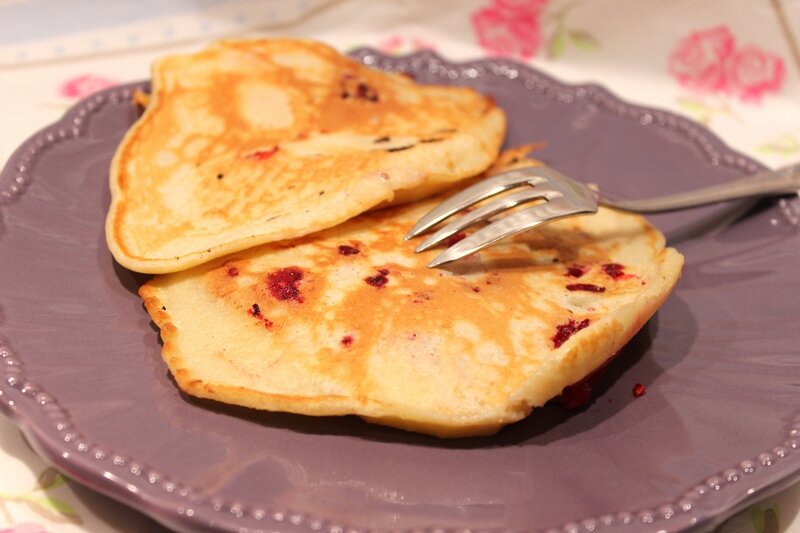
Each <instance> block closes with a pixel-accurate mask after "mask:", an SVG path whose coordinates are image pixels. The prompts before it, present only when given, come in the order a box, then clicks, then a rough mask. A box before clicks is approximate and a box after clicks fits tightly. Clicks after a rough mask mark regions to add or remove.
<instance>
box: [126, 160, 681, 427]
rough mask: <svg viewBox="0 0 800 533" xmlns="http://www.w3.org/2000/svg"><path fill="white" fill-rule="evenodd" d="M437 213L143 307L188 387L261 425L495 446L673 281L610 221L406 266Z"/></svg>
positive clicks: (385, 216) (272, 254)
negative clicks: (267, 413)
mask: <svg viewBox="0 0 800 533" xmlns="http://www.w3.org/2000/svg"><path fill="white" fill-rule="evenodd" d="M518 156H519V153H514V152H511V153H509V154H506V155H505V156H504V159H503V161H501V163H500V168H503V167H504V166H505V165H506V162H507V161H508V160H509V159H511V158H515V157H518ZM441 200H442V198H441V197H438V198H433V199H430V200H427V201H423V202H418V203H416V204H409V205H405V206H400V207H393V208H389V209H385V210H381V211H376V212H371V213H367V214H363V215H361V216H359V217H357V218H355V219H353V220H350V221H348V222H346V223H344V224H342V225H340V226H337V227H335V228H331V229H328V230H325V231H322V232H319V233H316V234H314V235H309V236H306V237H303V238H299V239H294V240H291V241H287V242H282V243H276V244H268V245H263V246H260V247H257V248H254V249H251V250H246V251H242V252H238V253H236V254H233V255H230V256H228V257H225V258H220V259H217V260H214V261H211V262H209V263H207V264H204V265H201V266H199V267H196V268H193V269H191V270H188V271H184V272H179V273H175V274H169V275H163V276H156V277H155V278H153V280H151V281H150V282H148V283H147V284H146V285H144V286H143V287H142V288H141V290H140V294H141V296H142V298H143V299H144V302H145V306H146V307H147V310H148V312H149V313H150V316H151V317H152V319H153V321H154V322H155V323H156V325H158V327H160V328H161V337H162V339H163V341H164V346H163V357H164V360H165V361H166V363H167V365H168V366H169V369H170V371H171V372H172V374H173V375H174V377H175V380H176V382H177V383H178V386H179V387H180V388H181V389H182V390H183V391H185V392H186V393H188V394H191V395H193V396H197V397H201V398H211V399H214V400H218V401H221V402H226V403H231V404H236V405H243V406H247V407H253V408H256V409H266V410H271V411H288V412H292V413H301V414H306V415H345V414H355V415H358V416H361V417H363V418H365V419H367V420H369V421H372V422H376V423H379V424H385V425H389V426H394V427H398V428H404V429H408V430H412V431H418V432H422V433H429V434H432V435H437V436H440V437H461V436H468V435H486V434H491V433H494V432H496V431H497V430H499V429H500V428H501V427H502V426H504V425H506V424H509V423H511V422H514V421H517V420H520V419H521V418H523V417H525V416H526V415H527V414H528V413H530V411H531V409H533V408H534V407H537V406H541V405H543V404H544V403H545V402H547V401H548V400H549V399H551V398H553V397H555V396H557V395H558V394H559V393H561V391H562V389H563V388H564V387H565V386H568V385H570V384H573V383H575V382H578V381H580V380H581V379H582V378H584V377H585V376H587V375H588V374H590V373H591V372H592V371H594V370H595V369H597V368H598V367H600V366H601V365H602V364H603V363H604V362H605V361H607V360H608V359H609V358H610V357H611V355H612V354H614V353H615V352H617V351H618V350H619V349H620V348H621V347H622V346H623V345H624V344H625V343H626V342H627V341H628V340H629V339H630V338H631V337H632V336H633V335H634V334H635V333H636V332H637V331H638V330H639V329H640V328H641V327H642V325H643V324H644V323H645V322H646V321H647V320H648V319H649V318H650V316H651V315H652V314H653V313H654V312H655V311H656V310H657V309H658V307H659V306H660V305H661V303H662V302H663V301H664V299H665V298H666V297H667V296H668V294H669V293H670V291H671V289H672V287H673V286H674V284H675V283H676V281H677V279H678V277H679V275H680V270H681V266H682V264H683V258H682V256H681V255H680V254H679V253H678V252H676V251H675V250H674V249H672V248H665V247H664V237H663V235H662V234H661V233H660V232H659V231H658V230H656V229H655V228H653V227H652V226H650V225H649V224H648V223H647V222H646V221H645V220H644V219H643V218H642V217H639V216H635V215H631V214H623V213H620V212H616V211H612V210H607V209H601V210H600V212H599V213H597V214H596V215H591V216H582V217H575V218H571V219H564V220H560V221H558V222H553V223H551V224H548V225H546V226H544V227H542V228H541V229H537V230H536V231H531V232H528V233H525V234H522V235H519V236H517V237H516V238H513V239H510V240H507V241H503V242H501V243H499V244H497V245H495V246H493V247H490V248H488V249H486V250H484V251H482V252H480V253H479V254H477V255H475V256H472V257H469V258H467V259H465V260H462V261H461V262H458V263H455V266H454V267H453V269H452V270H436V269H429V268H426V266H425V265H426V264H427V263H428V262H429V261H430V260H431V259H432V257H433V256H434V255H435V254H436V253H437V252H438V251H437V250H432V251H429V252H425V253H421V254H414V251H413V250H414V246H415V245H416V243H415V242H413V241H412V242H404V241H403V236H404V235H405V233H406V232H407V231H408V230H409V228H410V227H411V226H412V225H413V223H414V222H415V221H416V220H417V219H418V218H419V217H420V216H421V215H422V214H423V213H425V212H426V211H428V210H429V209H431V208H432V207H433V206H435V205H436V204H437V202H440V201H441Z"/></svg>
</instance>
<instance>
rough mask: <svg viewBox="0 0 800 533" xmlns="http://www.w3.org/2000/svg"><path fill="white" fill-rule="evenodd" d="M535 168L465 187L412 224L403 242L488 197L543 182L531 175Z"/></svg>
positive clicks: (516, 171) (523, 169)
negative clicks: (523, 185)
mask: <svg viewBox="0 0 800 533" xmlns="http://www.w3.org/2000/svg"><path fill="white" fill-rule="evenodd" d="M536 168H537V167H525V168H518V169H514V170H510V171H508V172H503V173H502V174H497V175H496V176H492V177H491V178H488V179H485V180H482V181H480V182H478V183H476V184H475V185H472V186H471V187H467V188H466V189H464V190H463V191H461V192H460V193H458V194H456V195H455V196H453V197H451V198H448V199H447V200H445V201H444V202H442V203H441V204H439V206H437V207H436V208H435V209H433V210H431V211H429V212H428V213H427V214H425V215H424V216H423V217H422V218H420V219H419V220H418V221H417V223H416V224H414V227H412V228H411V230H409V232H408V234H406V237H405V240H409V239H412V238H414V237H416V236H417V235H419V234H420V233H422V232H424V231H427V230H428V229H430V228H432V227H433V226H435V225H436V224H438V223H439V222H441V221H442V220H444V219H446V218H448V217H450V216H451V215H453V214H455V213H457V212H459V211H461V210H462V209H464V208H466V207H469V206H470V205H472V204H474V203H476V202H480V201H481V200H484V199H486V198H489V197H490V196H494V195H495V194H499V193H501V192H503V191H506V190H508V189H512V188H514V187H516V186H518V185H521V184H523V183H533V184H535V183H542V182H544V181H545V179H544V178H542V177H540V176H536V175H535V174H534V173H532V171H534V170H535V169H536Z"/></svg>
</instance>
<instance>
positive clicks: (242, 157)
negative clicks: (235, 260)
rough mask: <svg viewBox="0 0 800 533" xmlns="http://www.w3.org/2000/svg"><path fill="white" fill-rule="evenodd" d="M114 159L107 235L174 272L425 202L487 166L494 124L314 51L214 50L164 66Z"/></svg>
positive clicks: (462, 105)
mask: <svg viewBox="0 0 800 533" xmlns="http://www.w3.org/2000/svg"><path fill="white" fill-rule="evenodd" d="M138 101H140V102H142V101H145V102H146V104H147V107H146V110H145V112H144V114H143V116H142V117H141V118H140V120H139V121H137V123H136V124H135V125H134V126H133V127H132V128H131V129H130V130H129V131H128V133H127V135H126V136H125V138H124V139H123V141H122V143H121V144H120V146H119V148H118V150H117V152H116V154H115V157H114V160H113V162H112V164H111V177H110V187H111V197H112V200H111V206H110V210H109V214H108V218H107V221H106V239H107V242H108V246H109V248H110V250H111V252H112V253H113V255H114V257H115V258H116V260H117V261H118V262H119V263H120V264H122V265H123V266H125V267H127V268H129V269H132V270H135V271H139V272H150V273H163V272H173V271H177V270H181V269H184V268H188V267H191V266H194V265H197V264H200V263H202V262H204V261H207V260H209V259H213V258H215V257H220V256H222V255H225V254H228V253H231V252H236V251H239V250H243V249H245V248H249V247H251V246H255V245H258V244H262V243H266V242H273V241H278V240H283V239H288V238H294V237H298V236H301V235H305V234H308V233H311V232H314V231H318V230H321V229H325V228H328V227H331V226H334V225H336V224H339V223H341V222H343V221H345V220H347V219H349V218H351V217H353V216H355V215H357V214H359V213H362V212H364V211H366V210H368V209H370V208H372V207H374V206H376V205H378V204H385V203H390V202H401V201H407V200H412V199H415V198H420V197H423V196H428V195H430V194H432V193H434V192H436V191H438V190H441V189H443V188H444V187H446V186H449V185H451V184H452V183H454V182H456V181H458V180H461V179H463V178H467V177H470V176H475V175H477V174H479V173H480V172H482V171H484V170H485V169H486V168H487V167H488V166H489V165H490V164H491V162H492V161H493V160H494V159H495V157H496V156H497V152H498V150H499V147H500V144H501V143H502V140H503V136H504V134H505V116H504V115H503V112H502V111H501V110H500V108H498V107H497V106H496V105H495V104H494V103H493V101H492V100H491V99H490V98H487V97H485V96H482V95H480V94H478V93H477V92H475V91H473V90H472V89H467V88H458V87H443V86H423V85H419V84H417V83H415V82H414V81H413V80H411V79H409V78H408V77H406V76H402V75H399V74H390V73H385V72H380V71H376V70H373V69H370V68H367V67H365V66H363V65H361V64H359V63H357V62H355V61H353V60H350V59H348V58H346V57H343V56H341V55H340V54H339V53H337V52H336V51H335V50H333V49H331V48H329V47H327V46H325V45H323V44H320V43H316V42H311V41H301V40H282V39H276V40H243V41H223V42H219V43H216V44H213V45H211V46H209V47H208V48H206V49H205V50H203V51H201V52H198V53H195V54H190V55H176V56H170V57H166V58H164V59H161V60H159V61H158V62H156V63H155V64H154V66H153V68H152V95H151V97H150V98H149V100H148V99H145V100H142V99H141V98H139V100H138Z"/></svg>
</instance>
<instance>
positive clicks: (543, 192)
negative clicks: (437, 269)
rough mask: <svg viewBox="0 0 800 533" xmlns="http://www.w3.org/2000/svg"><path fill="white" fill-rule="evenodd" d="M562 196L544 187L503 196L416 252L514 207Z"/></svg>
mask: <svg viewBox="0 0 800 533" xmlns="http://www.w3.org/2000/svg"><path fill="white" fill-rule="evenodd" d="M560 196H561V193H560V192H559V191H557V190H555V189H550V188H542V187H535V188H527V189H523V190H521V191H519V192H515V193H513V194H509V195H507V196H503V197H501V198H498V199H497V200H493V201H491V202H489V203H487V204H486V205H482V206H480V207H479V208H478V209H476V210H475V211H471V212H469V213H465V214H464V216H462V217H461V218H458V219H456V220H454V221H453V222H450V223H449V224H447V225H446V226H444V227H443V228H441V229H439V230H438V231H437V232H436V233H434V234H433V235H431V236H430V237H428V238H427V239H425V241H424V242H423V243H422V244H420V245H419V246H417V248H416V250H414V251H415V252H417V253H419V252H423V251H425V250H427V249H428V248H432V247H434V246H436V245H437V244H439V243H441V242H442V241H444V240H445V239H447V238H448V237H452V236H453V235H455V234H456V233H458V232H459V231H461V230H463V229H465V228H468V227H470V226H472V225H473V224H477V223H478V222H481V221H482V220H486V219H487V218H490V217H493V216H494V215H496V214H498V213H502V212H503V211H506V210H508V209H511V208H512V207H515V206H518V205H520V204H524V203H527V202H530V201H532V200H536V199H540V198H546V199H548V200H554V199H556V198H558V197H560Z"/></svg>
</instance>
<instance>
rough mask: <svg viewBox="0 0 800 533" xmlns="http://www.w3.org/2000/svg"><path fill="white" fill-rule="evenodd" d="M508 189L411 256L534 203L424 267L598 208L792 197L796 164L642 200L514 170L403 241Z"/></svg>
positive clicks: (798, 183)
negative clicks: (605, 194)
mask: <svg viewBox="0 0 800 533" xmlns="http://www.w3.org/2000/svg"><path fill="white" fill-rule="evenodd" d="M510 189H519V190H518V191H516V192H510V193H509V194H506V195H503V196H501V197H500V198H497V199H495V200H493V201H491V202H488V203H486V204H483V205H481V206H480V207H477V208H475V209H474V210H471V211H467V212H466V213H465V214H464V215H463V216H462V217H460V218H458V219H456V220H455V221H453V222H450V223H449V224H447V225H446V226H444V227H442V228H441V229H439V230H438V231H436V233H434V234H433V235H431V236H430V237H428V238H427V239H426V240H425V241H424V242H423V243H422V244H420V245H419V246H417V248H416V250H415V251H416V252H417V253H419V252H422V251H424V250H427V249H429V248H432V247H434V246H436V245H437V244H440V243H442V242H445V241H446V240H447V239H449V238H452V237H454V236H456V235H457V234H458V233H459V232H461V231H463V230H464V229H466V228H468V227H470V226H472V225H474V224H477V223H478V222H481V221H484V220H487V219H490V218H492V217H496V216H497V215H500V214H501V213H503V212H504V211H507V210H509V209H512V208H514V207H516V206H519V205H522V204H525V203H529V202H533V201H536V200H539V201H540V203H538V204H537V205H535V206H533V207H530V208H527V209H523V210H519V211H516V212H514V213H512V214H510V215H508V216H505V217H499V218H497V219H496V220H494V221H493V222H492V223H491V224H489V225H488V226H486V227H484V228H482V229H480V230H478V231H476V232H475V233H473V234H472V235H470V236H468V237H466V238H463V239H461V240H459V241H458V242H456V243H455V244H453V245H452V246H450V247H449V248H447V249H446V250H445V251H444V252H442V253H441V254H439V255H438V256H436V258H435V259H434V260H433V261H431V262H430V263H428V266H429V267H431V268H432V267H436V266H439V265H443V264H445V263H449V262H451V261H455V260H456V259H461V258H462V257H465V256H468V255H470V254H473V253H475V252H477V251H478V250H481V249H482V248H485V247H487V246H489V245H491V244H494V243H496V242H497V241H500V240H502V239H505V238H507V237H510V236H512V235H515V234H517V233H520V232H522V231H526V230H529V229H533V228H535V227H537V226H541V225H542V224H545V223H547V222H551V221H553V220H557V219H559V218H563V217H568V216H573V215H581V214H589V213H595V212H597V208H598V206H600V205H603V206H606V207H611V208H614V209H619V210H622V211H630V212H634V213H660V212H665V211H675V210H678V209H685V208H689V207H698V206H702V205H708V204H714V203H718V202H727V201H730V200H737V199H743V198H753V197H759V196H772V195H779V194H792V193H794V194H797V193H798V192H799V191H800V165H793V166H790V167H786V168H782V169H779V170H773V171H766V172H761V173H759V174H755V175H752V176H748V177H745V178H741V179H738V180H734V181H732V182H729V183H725V184H722V185H713V186H711V187H705V188H702V189H696V190H694V191H690V192H686V193H680V194H673V195H668V196H661V197H658V198H647V199H642V200H617V199H610V198H608V197H606V196H604V195H601V194H600V193H599V192H596V191H594V190H592V189H590V188H589V187H587V186H586V185H584V184H582V183H579V182H577V181H575V180H573V179H571V178H568V177H567V176H565V175H564V174H562V173H561V172H559V171H557V170H555V169H553V168H550V167H546V166H537V167H524V168H518V169H514V170H510V171H507V172H504V173H502V174H498V175H496V176H493V177H491V178H488V179H485V180H483V181H481V182H479V183H476V184H475V185H472V186H471V187H468V188H467V189H464V190H463V191H461V192H459V193H458V194H456V195H454V196H452V197H451V198H449V199H448V200H446V201H444V202H442V203H441V204H440V205H439V206H438V207H436V208H435V209H433V210H432V211H430V212H428V213H427V214H426V215H425V216H423V217H422V218H421V219H419V221H418V222H417V223H416V224H415V225H414V227H413V228H411V231H409V232H408V234H407V235H406V237H405V238H406V240H408V239H411V238H414V237H416V236H418V235H420V234H422V233H424V232H425V231H427V230H429V229H431V228H433V227H434V226H435V225H437V224H438V223H439V222H442V221H443V220H445V219H447V218H449V217H451V216H452V215H454V214H456V213H458V212H459V211H462V210H466V209H467V208H468V207H470V206H472V205H474V204H476V203H478V202H480V201H482V200H486V199H487V198H490V197H492V196H495V195H497V194H500V193H502V192H505V191H509V190H510Z"/></svg>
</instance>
